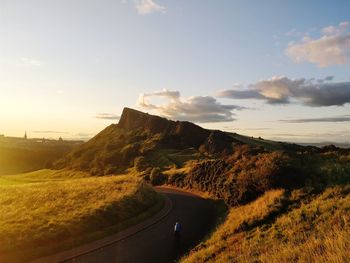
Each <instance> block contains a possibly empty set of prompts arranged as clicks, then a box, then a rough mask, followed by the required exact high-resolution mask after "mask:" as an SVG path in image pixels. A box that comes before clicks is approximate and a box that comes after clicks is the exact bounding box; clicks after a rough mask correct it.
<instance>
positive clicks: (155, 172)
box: [150, 167, 166, 185]
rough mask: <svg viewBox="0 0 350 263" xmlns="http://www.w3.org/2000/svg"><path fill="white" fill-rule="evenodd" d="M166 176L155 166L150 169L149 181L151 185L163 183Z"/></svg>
mask: <svg viewBox="0 0 350 263" xmlns="http://www.w3.org/2000/svg"><path fill="white" fill-rule="evenodd" d="M165 180H166V177H165V175H164V174H163V173H162V172H161V170H160V168H159V167H155V168H153V169H152V171H151V174H150V182H151V184H152V185H161V184H163V183H165Z"/></svg>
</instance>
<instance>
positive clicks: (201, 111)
mask: <svg viewBox="0 0 350 263" xmlns="http://www.w3.org/2000/svg"><path fill="white" fill-rule="evenodd" d="M151 97H163V98H165V99H166V103H164V104H160V105H159V104H158V105H156V104H153V103H151V102H150V98H151ZM138 106H139V107H141V108H143V109H148V110H153V111H156V112H157V113H158V114H160V115H162V116H165V117H167V118H170V119H175V120H185V121H191V122H202V123H204V122H227V121H233V120H235V119H234V113H233V112H232V111H233V110H242V109H244V108H243V107H240V106H236V105H224V104H221V103H220V102H218V101H217V100H216V99H215V98H214V97H211V96H194V97H189V98H181V96H180V92H178V91H169V90H163V91H159V92H154V93H148V94H141V95H140V96H139V100H138Z"/></svg>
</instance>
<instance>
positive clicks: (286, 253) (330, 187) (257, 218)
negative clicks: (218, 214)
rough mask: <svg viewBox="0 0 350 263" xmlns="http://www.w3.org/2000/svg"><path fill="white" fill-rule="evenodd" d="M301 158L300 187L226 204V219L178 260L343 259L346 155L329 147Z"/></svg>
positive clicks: (348, 199) (349, 197) (349, 242)
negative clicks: (303, 172) (304, 172)
mask: <svg viewBox="0 0 350 263" xmlns="http://www.w3.org/2000/svg"><path fill="white" fill-rule="evenodd" d="M304 157H305V158H304V161H305V162H304V164H303V166H302V167H301V169H305V170H307V171H308V172H310V174H309V176H307V180H306V182H305V185H304V186H303V187H301V188H299V189H295V190H288V189H281V190H270V191H267V192H265V194H264V195H263V196H262V197H260V198H259V199H257V200H255V201H253V202H251V203H248V204H245V205H242V206H237V207H232V208H231V209H230V212H229V215H228V217H227V219H226V221H225V222H224V223H223V224H222V225H221V226H220V227H219V228H218V229H217V230H216V231H215V232H214V233H213V235H212V236H211V237H210V238H209V239H208V240H207V241H205V242H203V243H201V244H200V245H198V246H197V247H196V248H195V249H193V250H192V251H191V253H190V254H189V255H188V256H187V257H185V258H184V259H183V262H276V263H277V262H345V261H346V260H347V259H348V258H349V257H350V252H349V251H350V250H349V249H350V238H349V236H350V235H349V234H350V225H349V223H348V222H349V219H350V215H349V211H350V180H349V174H350V162H349V160H350V159H349V158H350V155H349V154H348V153H345V154H340V153H339V152H334V151H331V152H324V153H322V154H316V155H314V154H312V155H306V156H304ZM311 161H312V162H311ZM306 162H307V163H306Z"/></svg>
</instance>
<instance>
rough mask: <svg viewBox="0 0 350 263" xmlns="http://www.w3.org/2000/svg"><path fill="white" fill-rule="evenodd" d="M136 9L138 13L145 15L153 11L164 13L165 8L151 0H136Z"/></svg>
mask: <svg viewBox="0 0 350 263" xmlns="http://www.w3.org/2000/svg"><path fill="white" fill-rule="evenodd" d="M135 7H136V10H137V12H138V13H139V14H140V15H147V14H150V13H154V12H160V13H165V11H166V8H165V7H164V6H161V5H159V4H157V3H156V2H154V1H153V0H136V6H135Z"/></svg>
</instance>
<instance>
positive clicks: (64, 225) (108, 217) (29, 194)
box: [0, 170, 159, 262]
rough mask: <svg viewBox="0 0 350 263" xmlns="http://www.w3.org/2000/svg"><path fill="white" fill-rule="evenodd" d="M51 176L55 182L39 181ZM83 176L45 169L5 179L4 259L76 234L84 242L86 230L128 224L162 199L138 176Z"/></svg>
mask: <svg viewBox="0 0 350 263" xmlns="http://www.w3.org/2000/svg"><path fill="white" fill-rule="evenodd" d="M64 174H67V177H64ZM50 176H52V178H50V179H51V181H50V180H46V181H41V182H38V180H39V181H40V180H44V178H46V177H50ZM83 176H84V174H83V173H78V174H75V173H74V172H71V171H70V172H69V171H64V172H62V171H61V172H57V171H47V170H46V171H39V172H37V173H31V174H23V175H17V176H14V177H13V182H14V183H13V184H11V180H10V179H11V178H9V177H6V179H5V181H6V182H7V183H6V184H4V183H2V182H1V181H0V261H1V262H2V260H1V258H2V257H3V259H5V258H6V257H7V256H9V255H11V254H15V253H16V251H18V250H21V251H25V250H28V251H31V252H30V253H29V254H35V252H33V251H35V250H38V249H39V248H41V247H44V248H45V247H47V246H55V244H59V243H62V242H65V241H67V240H68V241H70V242H71V241H72V240H74V239H75V237H77V239H79V240H80V241H81V240H82V239H84V238H83V236H84V235H85V234H88V233H93V232H96V231H101V230H103V229H105V228H108V227H111V226H115V225H118V224H120V223H123V222H124V221H126V220H128V219H131V218H133V217H135V216H137V215H139V214H140V213H142V212H144V211H145V210H147V209H149V208H151V207H152V206H154V205H155V203H156V202H157V200H159V199H158V197H157V194H156V193H155V192H154V191H153V189H151V188H150V187H148V186H147V185H145V184H144V183H143V182H142V181H141V180H140V179H137V178H136V177H132V176H109V177H87V178H84V177H83ZM77 177H78V178H77ZM67 178H68V179H67ZM69 178H73V179H69ZM55 179H56V180H55ZM57 179H60V180H57ZM28 181H30V182H31V183H25V182H28ZM33 181H34V182H35V183H33Z"/></svg>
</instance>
